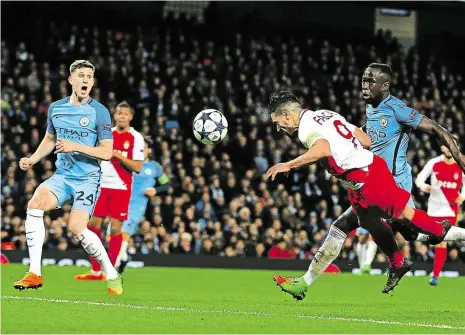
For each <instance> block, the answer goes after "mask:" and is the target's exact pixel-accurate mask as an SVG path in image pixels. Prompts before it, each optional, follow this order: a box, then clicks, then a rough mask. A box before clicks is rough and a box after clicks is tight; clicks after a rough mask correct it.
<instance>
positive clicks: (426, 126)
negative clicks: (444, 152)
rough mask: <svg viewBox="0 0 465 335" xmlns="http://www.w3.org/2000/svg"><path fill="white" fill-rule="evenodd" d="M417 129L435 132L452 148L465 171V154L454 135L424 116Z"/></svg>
mask: <svg viewBox="0 0 465 335" xmlns="http://www.w3.org/2000/svg"><path fill="white" fill-rule="evenodd" d="M417 129H420V130H423V131H425V132H427V133H429V134H434V135H436V137H437V138H438V139H439V141H440V142H441V143H442V144H443V145H445V146H446V147H447V149H449V150H450V153H451V154H452V157H454V159H455V161H456V162H457V164H458V165H459V166H460V168H461V169H462V171H464V172H465V156H464V155H463V154H461V153H460V150H459V148H458V147H457V144H456V143H455V140H454V137H453V136H452V135H451V133H449V132H448V131H447V130H446V129H444V128H443V127H441V126H440V125H439V124H438V123H437V122H435V121H433V120H431V119H429V118H427V117H426V116H423V118H422V119H421V121H420V123H419V124H418V126H417Z"/></svg>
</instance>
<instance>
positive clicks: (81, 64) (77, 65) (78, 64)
mask: <svg viewBox="0 0 465 335" xmlns="http://www.w3.org/2000/svg"><path fill="white" fill-rule="evenodd" d="M82 68H89V69H92V70H93V71H94V72H95V66H94V65H93V64H92V63H91V62H89V61H88V60H85V59H79V60H75V61H74V62H73V63H72V64H71V65H70V66H69V73H73V72H74V71H76V70H78V69H82Z"/></svg>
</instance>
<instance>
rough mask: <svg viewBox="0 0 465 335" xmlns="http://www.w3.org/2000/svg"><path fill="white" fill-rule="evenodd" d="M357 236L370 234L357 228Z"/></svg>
mask: <svg viewBox="0 0 465 335" xmlns="http://www.w3.org/2000/svg"><path fill="white" fill-rule="evenodd" d="M357 235H370V232H369V231H368V230H366V229H364V228H362V227H358V228H357Z"/></svg>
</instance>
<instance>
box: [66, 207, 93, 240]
mask: <svg viewBox="0 0 465 335" xmlns="http://www.w3.org/2000/svg"><path fill="white" fill-rule="evenodd" d="M88 222H89V213H87V212H86V211H82V210H76V209H74V210H72V211H71V214H70V216H69V223H68V230H69V231H70V232H71V233H73V235H79V234H81V233H82V232H83V230H84V229H86V228H87V224H88Z"/></svg>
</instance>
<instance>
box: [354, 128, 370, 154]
mask: <svg viewBox="0 0 465 335" xmlns="http://www.w3.org/2000/svg"><path fill="white" fill-rule="evenodd" d="M354 134H355V137H356V138H357V140H358V141H359V142H360V144H361V145H362V146H363V147H364V148H365V149H367V150H368V149H370V147H371V139H370V136H368V134H367V133H365V132H364V131H363V130H362V129H360V128H355V131H354Z"/></svg>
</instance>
